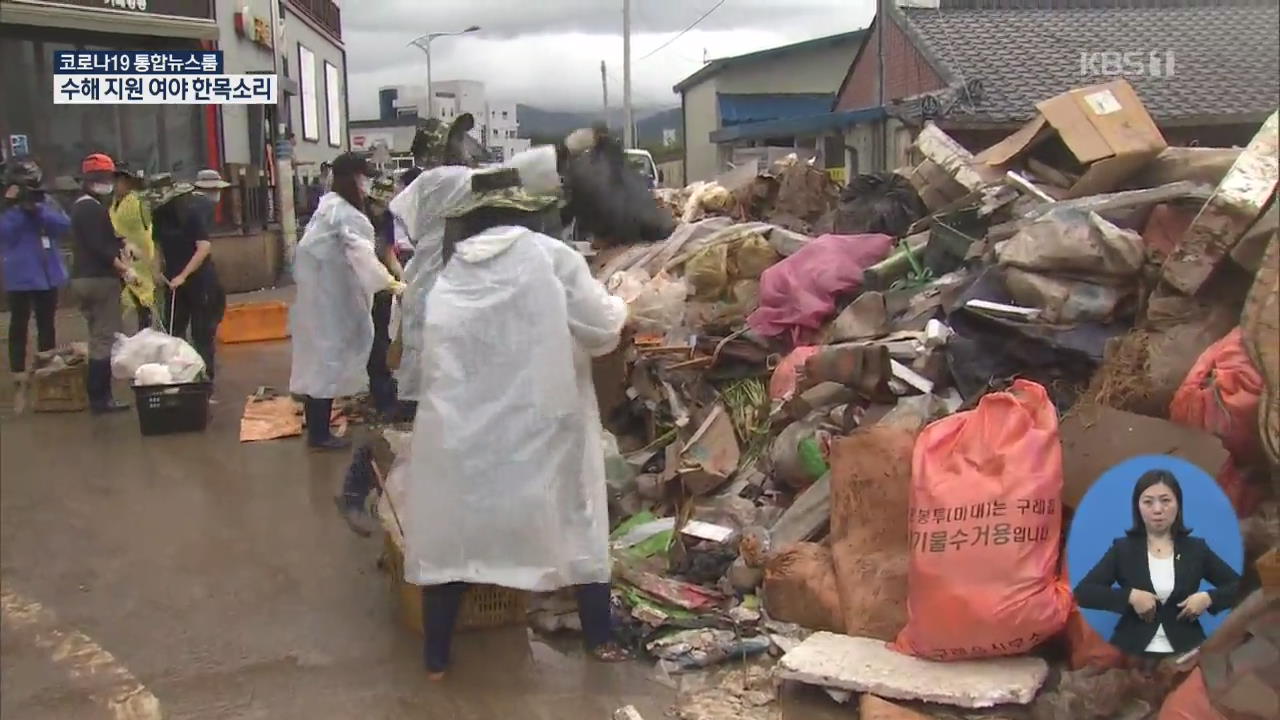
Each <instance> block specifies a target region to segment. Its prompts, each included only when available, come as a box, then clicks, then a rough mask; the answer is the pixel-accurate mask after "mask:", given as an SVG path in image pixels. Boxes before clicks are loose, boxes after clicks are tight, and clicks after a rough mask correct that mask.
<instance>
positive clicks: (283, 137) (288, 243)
mask: <svg viewBox="0 0 1280 720" xmlns="http://www.w3.org/2000/svg"><path fill="white" fill-rule="evenodd" d="M267 4H268V5H269V6H270V7H271V69H272V71H273V72H274V73H275V75H276V82H277V83H279V82H280V75H281V72H280V71H281V69H282V68H283V64H282V63H281V62H280V48H281V46H282V45H283V44H284V28H283V27H282V26H281V18H280V4H279V3H277V2H276V1H275V0H271V2H269V3H267ZM287 108H288V106H287V105H286V104H285V94H284V93H283V92H281V93H279V98H278V99H277V102H276V118H275V119H276V147H275V158H276V207H277V208H279V209H280V237H281V241H282V242H283V244H284V271H283V272H282V273H281V281H282V283H283V284H290V283H292V282H293V256H294V251H295V250H296V249H297V247H298V218H297V216H296V215H294V208H293V148H292V147H291V146H290V145H289V137H288V136H289V119H288V117H287Z"/></svg>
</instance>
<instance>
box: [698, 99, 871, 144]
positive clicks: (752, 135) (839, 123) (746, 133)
mask: <svg viewBox="0 0 1280 720" xmlns="http://www.w3.org/2000/svg"><path fill="white" fill-rule="evenodd" d="M884 116H885V112H884V108H878V107H876V108H868V109H866V110H852V111H843V112H820V113H816V114H812V115H803V116H800V117H786V118H779V119H776V120H763V121H760V122H753V123H744V124H739V125H734V126H731V127H722V128H720V129H719V130H716V131H714V132H712V133H711V134H710V140H711V142H713V143H725V142H732V141H734V140H764V139H767V138H784V137H796V136H808V135H821V134H823V133H826V132H828V131H831V130H843V129H845V128H849V127H853V126H854V125H858V124H860V123H865V122H873V121H875V120H879V119H881V118H883V117H884Z"/></svg>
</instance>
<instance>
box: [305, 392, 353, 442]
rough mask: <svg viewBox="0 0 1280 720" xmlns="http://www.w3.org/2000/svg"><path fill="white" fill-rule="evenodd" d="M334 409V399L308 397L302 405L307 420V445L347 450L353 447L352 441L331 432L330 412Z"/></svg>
mask: <svg viewBox="0 0 1280 720" xmlns="http://www.w3.org/2000/svg"><path fill="white" fill-rule="evenodd" d="M332 409H333V401H332V400H323V399H321V400H316V399H314V398H307V401H306V402H305V403H303V405H302V412H303V414H304V417H305V418H306V421H307V447H309V448H311V449H312V450H345V449H347V448H349V447H351V441H349V440H347V439H345V438H338V437H334V436H333V433H332V432H330V430H329V419H330V418H329V414H330V412H331V411H332Z"/></svg>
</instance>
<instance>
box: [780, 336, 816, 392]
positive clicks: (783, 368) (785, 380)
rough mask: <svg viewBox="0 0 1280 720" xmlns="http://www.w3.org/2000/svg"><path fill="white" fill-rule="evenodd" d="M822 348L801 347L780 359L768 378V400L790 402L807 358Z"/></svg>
mask: <svg viewBox="0 0 1280 720" xmlns="http://www.w3.org/2000/svg"><path fill="white" fill-rule="evenodd" d="M821 349H822V347H821V346H818V345H801V346H800V347H798V348H796V349H795V350H792V351H791V353H790V354H789V355H787V356H786V357H784V358H782V362H779V363H778V367H776V368H774V370H773V376H772V377H770V378H769V398H770V399H772V400H790V399H791V396H792V395H795V394H796V385H797V384H798V383H799V381H800V368H802V367H804V363H805V361H806V360H808V359H809V358H811V357H813V356H814V355H816V354H817V352H818V351H819V350H821Z"/></svg>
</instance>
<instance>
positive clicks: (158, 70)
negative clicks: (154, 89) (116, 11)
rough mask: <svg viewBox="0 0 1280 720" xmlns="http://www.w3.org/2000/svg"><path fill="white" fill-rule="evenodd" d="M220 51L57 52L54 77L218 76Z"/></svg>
mask: <svg viewBox="0 0 1280 720" xmlns="http://www.w3.org/2000/svg"><path fill="white" fill-rule="evenodd" d="M222 68H223V65H222V51H221V50H56V51H54V53H53V72H54V74H57V75H67V74H72V75H89V74H97V75H129V74H133V73H136V74H138V75H221V74H222Z"/></svg>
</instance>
